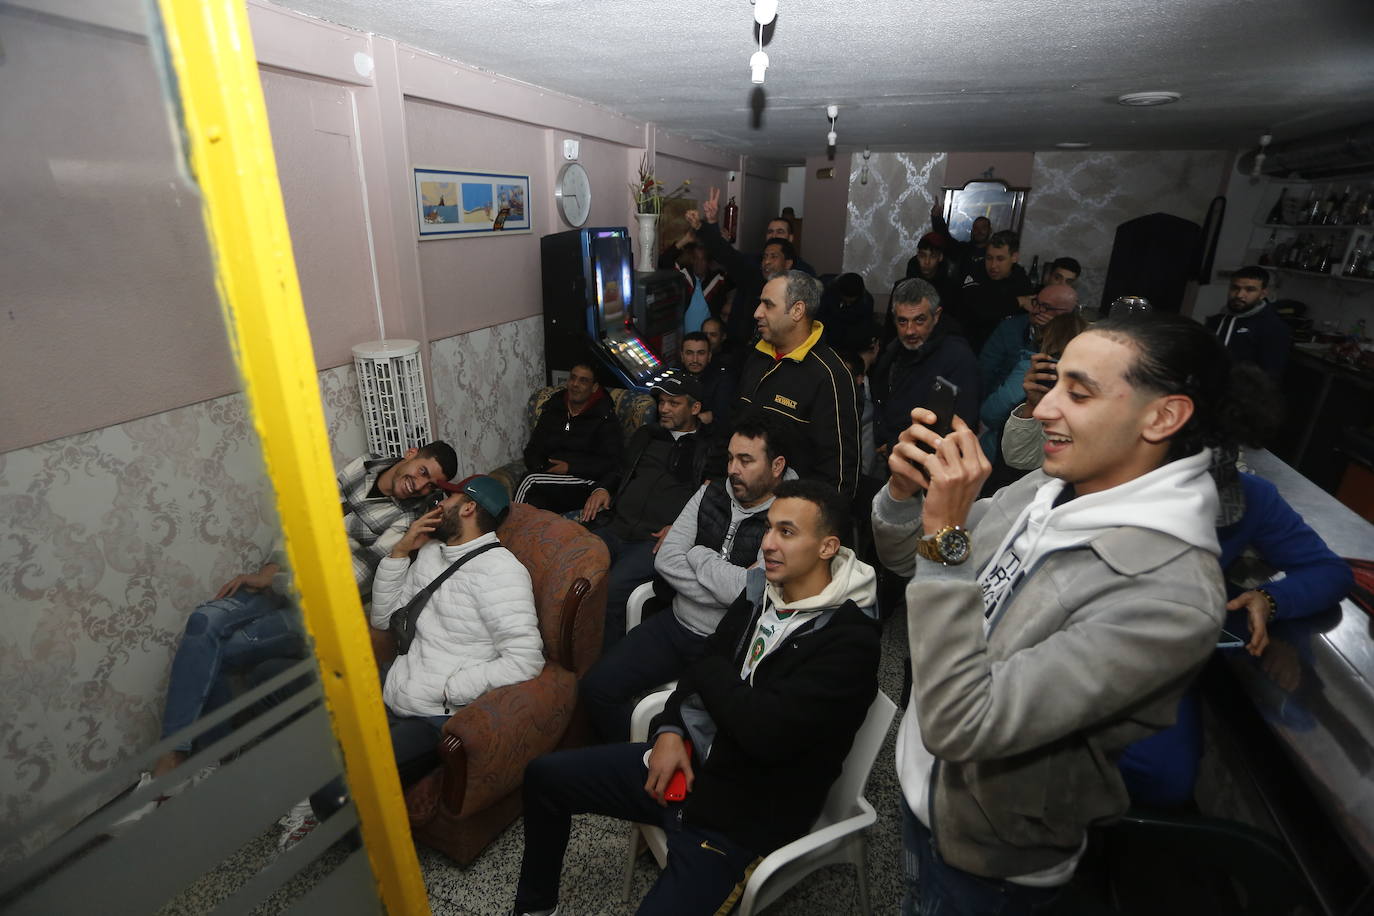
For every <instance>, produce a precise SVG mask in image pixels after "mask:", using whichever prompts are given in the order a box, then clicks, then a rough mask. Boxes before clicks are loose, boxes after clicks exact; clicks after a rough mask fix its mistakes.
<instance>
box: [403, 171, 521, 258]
mask: <svg viewBox="0 0 1374 916" xmlns="http://www.w3.org/2000/svg"><path fill="white" fill-rule="evenodd" d="M414 171H415V220H416V226H417V232H418V234H419V237H420V240H421V241H424V240H426V239H436V238H454V237H465V236H474V235H504V234H507V233H518V234H526V233H529V232H533V231H534V223H533V219H532V212H531V204H530V176H529V175H516V174H511V173H509V172H485V171H478V170H476V169H433V168H416V169H415V170H414Z"/></svg>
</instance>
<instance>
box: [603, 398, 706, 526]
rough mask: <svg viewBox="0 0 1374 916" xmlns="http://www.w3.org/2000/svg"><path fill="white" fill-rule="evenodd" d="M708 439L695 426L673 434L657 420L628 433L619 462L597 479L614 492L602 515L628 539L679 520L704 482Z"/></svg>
mask: <svg viewBox="0 0 1374 916" xmlns="http://www.w3.org/2000/svg"><path fill="white" fill-rule="evenodd" d="M710 444H711V443H710V439H709V437H707V436H706V435H705V434H704V433H703V432H701V431H700V429H698V431H697V432H695V433H691V434H689V435H685V436H679V437H677V438H676V439H674V438H673V434H672V433H670V432H668V431H667V430H666V429H664V428H663V427H661V426H659V425H658V424H656V423H645V424H644V425H643V426H641V427H640V428H639V429H637V430H635V433H634V435H633V436H631V437H630V445H629V447H628V448H627V449H626V450H625V458H624V461H623V462H622V463H621V466H620V467H619V468H617V469H615V470H614V471H611V472H610V473H609V474H607V475H605V476H604V477H602V478H601V479H600V480H598V481H597V482H596V485H597V487H598V488H602V489H605V490H606V491H607V492H608V493H610V494H611V508H610V510H609V511H607V512H603V513H602V514H601V516H599V517H598V519H597V521H598V522H603V523H609V527H610V530H611V531H613V532H614V533H615V534H617V535H619V536H620V537H623V538H626V539H627V540H646V539H648V538H649V537H650V536H651V535H652V534H653V532H655V531H658V530H659V529H660V528H662V527H663V526H664V525H671V524H672V523H673V522H674V521H676V520H677V517H678V514H679V513H681V512H682V507H683V506H685V505H687V500H689V499H691V498H692V494H693V493H695V492H696V491H697V488H698V487H700V486H701V481H702V479H703V478H704V476H705V470H706V459H707V453H708V452H709V451H710Z"/></svg>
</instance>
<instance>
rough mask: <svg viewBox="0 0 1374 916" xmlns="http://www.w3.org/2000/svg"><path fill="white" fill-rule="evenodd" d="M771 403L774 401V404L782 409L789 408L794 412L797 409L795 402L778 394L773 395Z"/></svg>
mask: <svg viewBox="0 0 1374 916" xmlns="http://www.w3.org/2000/svg"><path fill="white" fill-rule="evenodd" d="M773 401H774V403H777V404H781V405H782V406H783V407H788V408H791V409H792V410H796V409H797V402H796V401H794V400H792V399H791V398H785V397H783V396H782V395H780V394H775V395H773Z"/></svg>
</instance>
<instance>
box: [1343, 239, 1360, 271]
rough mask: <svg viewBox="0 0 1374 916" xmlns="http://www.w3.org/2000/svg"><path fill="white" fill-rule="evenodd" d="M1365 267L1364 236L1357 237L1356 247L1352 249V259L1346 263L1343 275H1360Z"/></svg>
mask: <svg viewBox="0 0 1374 916" xmlns="http://www.w3.org/2000/svg"><path fill="white" fill-rule="evenodd" d="M1363 268H1364V236H1360V237H1359V238H1357V239H1355V247H1354V248H1353V249H1351V252H1350V260H1349V261H1347V262H1346V264H1345V270H1344V271H1342V275H1343V276H1346V277H1358V276H1359V275H1360V271H1361V270H1362V269H1363Z"/></svg>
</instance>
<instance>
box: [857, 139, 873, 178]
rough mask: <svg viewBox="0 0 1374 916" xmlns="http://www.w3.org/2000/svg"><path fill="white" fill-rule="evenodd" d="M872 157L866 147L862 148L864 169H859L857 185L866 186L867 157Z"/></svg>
mask: <svg viewBox="0 0 1374 916" xmlns="http://www.w3.org/2000/svg"><path fill="white" fill-rule="evenodd" d="M870 155H872V154H871V153H869V151H868V147H866V146H865V147H864V167H863V168H861V169H859V184H868V157H869V156H870Z"/></svg>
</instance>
